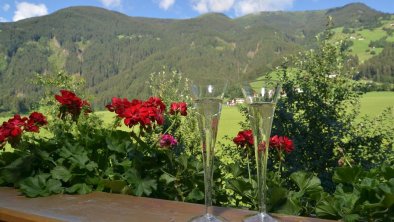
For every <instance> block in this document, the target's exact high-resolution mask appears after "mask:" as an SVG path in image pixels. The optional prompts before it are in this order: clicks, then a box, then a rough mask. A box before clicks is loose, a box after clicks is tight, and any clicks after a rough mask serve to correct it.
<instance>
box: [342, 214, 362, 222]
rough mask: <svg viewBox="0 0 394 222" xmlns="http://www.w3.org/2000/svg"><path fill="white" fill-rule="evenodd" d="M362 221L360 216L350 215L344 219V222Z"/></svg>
mask: <svg viewBox="0 0 394 222" xmlns="http://www.w3.org/2000/svg"><path fill="white" fill-rule="evenodd" d="M360 219H361V217H360V215H358V214H348V215H345V216H344V217H343V218H342V220H343V221H344V222H354V221H359V220H360Z"/></svg>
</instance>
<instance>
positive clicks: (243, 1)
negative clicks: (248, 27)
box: [235, 0, 294, 16]
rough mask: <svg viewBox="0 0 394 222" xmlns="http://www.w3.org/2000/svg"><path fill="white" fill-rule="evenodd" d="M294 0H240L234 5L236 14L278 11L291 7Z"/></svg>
mask: <svg viewBox="0 0 394 222" xmlns="http://www.w3.org/2000/svg"><path fill="white" fill-rule="evenodd" d="M293 2H294V0H240V1H239V2H238V3H237V4H236V5H235V14H236V15H237V16H240V15H246V14H250V13H256V12H261V11H280V10H285V9H288V8H291V7H292V6H293Z"/></svg>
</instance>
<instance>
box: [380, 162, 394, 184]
mask: <svg viewBox="0 0 394 222" xmlns="http://www.w3.org/2000/svg"><path fill="white" fill-rule="evenodd" d="M382 175H383V176H384V178H385V179H386V180H390V179H391V178H394V167H390V166H387V165H383V166H382Z"/></svg>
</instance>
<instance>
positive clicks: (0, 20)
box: [0, 17, 8, 22]
mask: <svg viewBox="0 0 394 222" xmlns="http://www.w3.org/2000/svg"><path fill="white" fill-rule="evenodd" d="M0 22H8V21H7V19H5V18H3V17H0Z"/></svg>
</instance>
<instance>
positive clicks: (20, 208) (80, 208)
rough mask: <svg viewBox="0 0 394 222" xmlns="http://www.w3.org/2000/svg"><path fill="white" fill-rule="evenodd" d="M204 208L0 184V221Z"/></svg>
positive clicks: (188, 213) (143, 215) (167, 216)
mask: <svg viewBox="0 0 394 222" xmlns="http://www.w3.org/2000/svg"><path fill="white" fill-rule="evenodd" d="M203 211H204V206H203V205H200V204H192V203H183V202H177V201H168V200H160V199H152V198H145V197H134V196H128V195H120V194H110V193H103V192H93V193H90V194H86V195H53V196H49V197H40V198H26V197H24V196H22V195H21V194H20V192H19V191H18V190H16V189H13V188H5V187H0V221H1V222H2V221H7V222H8V221H10V222H55V221H56V222H58V221H70V222H82V221H95V222H99V221H103V222H108V221H110V222H118V221H119V222H121V221H141V222H150V221H155V222H160V221H166V222H168V221H171V222H175V221H187V220H188V219H190V218H191V217H193V216H197V215H199V214H201V213H202V212H203ZM214 212H215V214H216V215H220V216H221V217H224V218H226V219H227V220H229V221H242V219H243V218H245V216H247V215H250V214H253V213H255V212H253V211H248V210H242V209H232V208H223V207H215V208H214ZM274 216H275V217H276V218H278V219H279V220H280V221H286V222H287V221H288V222H328V221H329V220H321V219H315V218H306V217H296V216H284V215H277V214H274Z"/></svg>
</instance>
